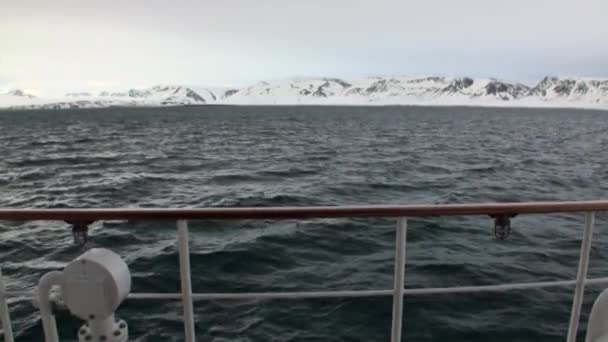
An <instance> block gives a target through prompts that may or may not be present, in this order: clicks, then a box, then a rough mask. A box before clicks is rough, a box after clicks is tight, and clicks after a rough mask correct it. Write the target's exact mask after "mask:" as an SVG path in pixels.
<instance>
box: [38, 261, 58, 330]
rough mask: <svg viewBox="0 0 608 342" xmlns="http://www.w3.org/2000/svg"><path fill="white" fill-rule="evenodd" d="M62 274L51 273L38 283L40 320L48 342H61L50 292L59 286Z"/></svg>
mask: <svg viewBox="0 0 608 342" xmlns="http://www.w3.org/2000/svg"><path fill="white" fill-rule="evenodd" d="M60 280H61V272H59V271H51V272H49V273H47V274H45V275H43V276H42V278H40V281H39V282H38V305H39V306H40V318H41V319H42V327H43V328H44V340H45V341H46V342H59V337H58V335H57V323H56V322H55V316H53V312H52V310H51V301H50V300H49V292H50V291H51V287H52V286H53V285H57V284H59V281H60Z"/></svg>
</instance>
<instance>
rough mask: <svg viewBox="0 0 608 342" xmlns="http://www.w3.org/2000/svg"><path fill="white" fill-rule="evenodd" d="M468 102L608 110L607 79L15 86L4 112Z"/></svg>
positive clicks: (2, 99)
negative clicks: (35, 89)
mask: <svg viewBox="0 0 608 342" xmlns="http://www.w3.org/2000/svg"><path fill="white" fill-rule="evenodd" d="M205 104H223V105H471V106H515V107H547V106H549V107H579V108H601V109H608V79H600V78H580V77H576V78H575V77H561V78H560V77H556V76H547V77H544V78H543V79H541V80H540V81H539V82H538V83H537V84H536V85H533V86H528V85H525V84H523V83H517V82H506V81H502V80H499V79H495V78H471V77H444V76H427V77H407V76H393V77H368V78H361V79H341V78H329V77H327V78H325V77H323V78H307V79H291V80H283V81H262V82H258V83H256V84H253V85H251V86H247V87H242V88H227V90H225V91H223V92H221V94H216V93H214V92H212V91H211V90H209V89H207V88H197V91H195V90H193V89H192V88H190V87H186V86H179V85H156V86H153V87H149V88H143V89H138V88H131V89H127V90H126V91H122V92H116V91H113V92H110V91H100V92H97V93H95V94H94V93H92V92H70V93H66V94H65V95H64V96H63V97H61V98H51V99H48V98H40V97H36V96H34V95H32V94H28V93H26V92H24V91H22V90H19V89H15V90H11V91H9V92H7V93H5V94H0V108H2V107H4V108H11V109H62V108H99V107H110V106H125V107H129V106H150V107H158V106H182V105H205Z"/></svg>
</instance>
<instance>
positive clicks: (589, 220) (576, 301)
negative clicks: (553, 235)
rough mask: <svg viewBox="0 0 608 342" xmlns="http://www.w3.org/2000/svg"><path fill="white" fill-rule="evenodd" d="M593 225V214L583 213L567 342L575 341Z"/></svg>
mask: <svg viewBox="0 0 608 342" xmlns="http://www.w3.org/2000/svg"><path fill="white" fill-rule="evenodd" d="M594 224H595V213H594V212H588V213H585V229H584V231H583V240H582V242H581V249H580V258H579V261H578V271H577V273H576V288H575V289H574V298H573V300H572V311H571V313H570V325H569V326H568V339H567V341H568V342H575V341H576V333H577V332H578V324H579V321H580V316H581V306H582V305H583V295H584V294H585V279H586V278H587V269H588V268H589V254H590V252H591V239H592V237H593V226H594Z"/></svg>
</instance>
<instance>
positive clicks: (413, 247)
mask: <svg viewBox="0 0 608 342" xmlns="http://www.w3.org/2000/svg"><path fill="white" fill-rule="evenodd" d="M0 147H1V151H2V154H1V158H0V194H1V196H0V207H37V208H60V207H210V206H287V205H293V206H305V205H344V204H369V203H372V204H383V203H393V204H394V203H402V204H405V203H466V202H485V201H526V200H578V199H596V198H605V197H607V196H606V190H608V183H607V182H606V180H607V178H608V173H607V172H608V171H607V170H608V168H607V166H608V158H607V157H608V153H607V148H608V113H607V112H594V111H579V110H570V109H569V110H540V109H491V108H415V107H414V108H407V107H401V108H392V107H384V108H381V107H373V108H340V107H329V108H324V107H299V108H293V107H274V108H265V107H254V108H251V107H190V108H162V109H104V110H74V111H50V112H0ZM394 225H395V222H394V221H393V220H385V219H365V220H364V219H353V220H346V219H345V220H306V221H299V222H296V221H263V222H261V221H259V222H258V221H239V222H232V223H226V222H214V221H206V222H192V223H191V226H192V232H193V233H192V244H191V251H192V265H193V286H194V290H195V291H196V292H230V291H269V290H321V289H367V288H390V287H391V286H392V280H391V279H392V274H391V272H392V270H393V266H392V261H393V254H394V252H393V249H394ZM513 225H514V233H513V235H512V237H511V238H510V239H509V240H506V241H496V240H495V239H494V237H493V232H492V227H491V226H492V223H491V221H490V220H489V219H487V218H483V217H473V218H433V219H413V220H411V221H410V231H409V233H408V239H409V245H408V250H407V257H408V263H407V267H406V283H407V286H408V287H428V286H454V285H481V284H496V283H502V282H515V281H517V282H519V281H534V280H554V279H564V278H573V277H574V276H575V273H576V269H575V268H576V264H577V255H578V254H577V253H578V251H577V248H578V246H579V244H580V233H581V228H582V217H581V216H580V215H553V216H523V217H518V218H516V219H515V220H514V222H513ZM605 232H606V227H605V220H604V219H603V217H602V216H600V217H599V218H598V225H597V226H596V231H595V236H594V238H595V240H594V244H593V250H592V262H591V266H590V267H591V268H590V272H591V275H592V276H603V275H606V274H607V271H606V269H607V266H608V263H607V262H606V261H607V259H606V258H607V257H608V249H607V247H608V240H607V238H606V233H605ZM92 235H93V243H92V245H93V246H104V247H108V248H112V249H113V250H114V251H116V252H118V253H119V254H121V255H122V256H123V257H124V258H126V260H127V261H128V263H129V266H130V267H131V270H132V274H133V286H134V289H133V290H134V291H145V292H153V291H154V292H155V291H159V292H162V291H178V290H179V274H178V269H177V260H178V257H177V252H176V248H175V227H174V225H173V224H169V223H158V222H156V223H154V222H100V223H96V224H95V225H94V231H93V233H92ZM0 239H1V241H0V260H1V265H2V268H3V271H4V273H5V275H6V276H8V279H7V282H8V286H9V287H10V288H11V289H22V288H32V287H33V285H34V284H35V283H36V282H37V281H38V279H39V277H40V276H41V274H43V273H44V272H47V271H49V270H52V269H56V268H60V267H62V266H63V265H64V264H65V262H67V261H69V260H71V259H72V258H74V257H76V256H77V255H79V254H80V253H81V252H82V250H81V248H79V247H76V246H73V245H72V240H71V236H70V232H69V230H68V229H66V225H65V224H61V223H57V222H29V223H18V222H17V223H15V222H2V223H0ZM599 290H601V289H600V288H598V287H591V288H590V289H589V291H588V292H587V296H586V303H585V306H584V308H583V313H584V317H583V322H582V324H581V334H582V333H584V329H585V324H586V314H587V312H588V311H589V310H590V304H591V303H592V301H593V299H594V297H595V296H596V295H597V293H598V291H599ZM572 291H573V290H572V289H570V288H568V289H551V290H528V291H513V292H508V293H507V292H505V293H498V294H467V295H441V296H432V297H408V298H406V302H405V323H404V339H405V340H407V341H430V340H434V341H561V340H563V339H564V338H565V334H566V331H567V323H568V318H569V310H570V305H571V295H572ZM11 309H12V312H13V318H14V319H15V326H16V327H15V328H16V331H17V334H18V336H19V340H21V341H39V340H41V324H40V322H39V320H38V317H37V315H36V312H35V311H34V309H33V308H32V307H31V305H29V304H28V303H27V302H23V301H20V302H16V303H13V304H12V305H11ZM195 310H196V329H197V334H198V337H199V340H200V341H388V339H389V335H390V322H391V300H390V298H372V299H335V300H297V301H280V300H279V301H268V302H258V303H254V302H234V301H233V302H197V303H196V304H195ZM180 315H181V308H180V305H179V302H177V301H151V302H143V301H129V302H127V303H125V304H124V305H123V306H122V307H121V309H120V311H119V316H121V317H124V318H126V319H127V320H128V322H129V325H130V326H129V328H130V332H131V336H132V337H134V338H137V340H140V341H170V340H173V341H180V340H182V339H183V337H182V336H183V335H182V322H181V321H180ZM59 322H60V326H61V332H60V333H61V335H62V337H64V338H66V339H69V340H73V338H74V336H75V331H76V329H77V327H78V326H79V325H80V322H78V321H77V320H76V319H73V318H70V317H68V316H67V315H61V316H60V317H59ZM581 336H582V335H581Z"/></svg>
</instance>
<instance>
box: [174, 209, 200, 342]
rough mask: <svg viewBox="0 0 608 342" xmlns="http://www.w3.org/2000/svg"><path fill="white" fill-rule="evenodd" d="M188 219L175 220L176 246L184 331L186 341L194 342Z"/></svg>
mask: <svg viewBox="0 0 608 342" xmlns="http://www.w3.org/2000/svg"><path fill="white" fill-rule="evenodd" d="M188 243H189V238H188V221H186V220H179V221H177V246H178V252H179V274H180V278H181V290H182V292H181V294H182V306H183V309H184V331H185V334H186V341H187V342H194V341H195V339H196V337H195V334H194V308H193V303H192V278H191V272H190V248H189V246H188Z"/></svg>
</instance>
